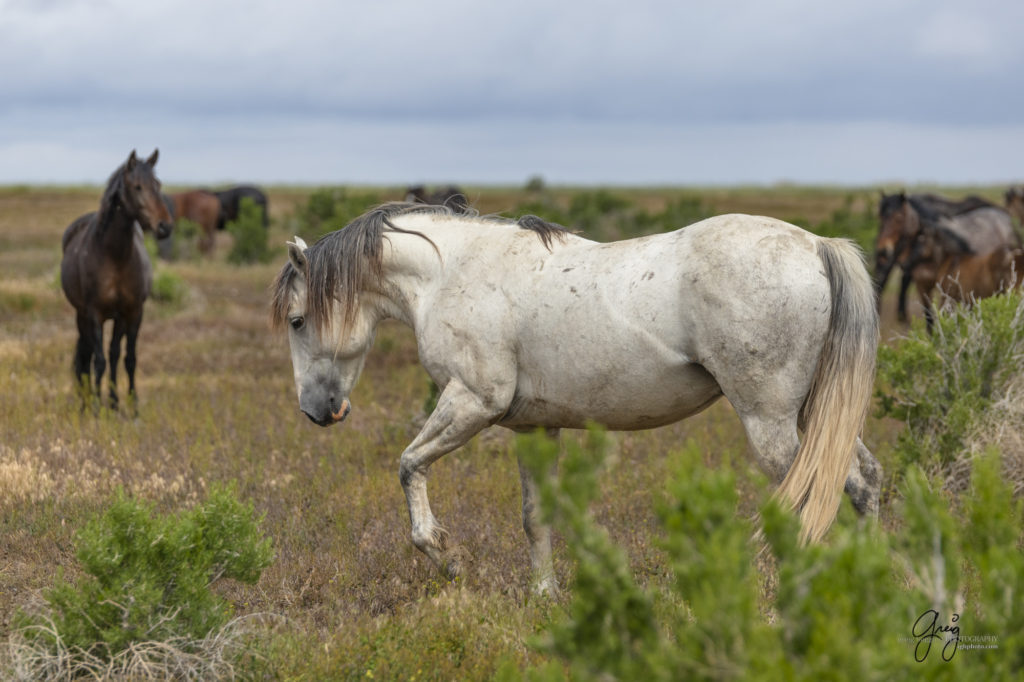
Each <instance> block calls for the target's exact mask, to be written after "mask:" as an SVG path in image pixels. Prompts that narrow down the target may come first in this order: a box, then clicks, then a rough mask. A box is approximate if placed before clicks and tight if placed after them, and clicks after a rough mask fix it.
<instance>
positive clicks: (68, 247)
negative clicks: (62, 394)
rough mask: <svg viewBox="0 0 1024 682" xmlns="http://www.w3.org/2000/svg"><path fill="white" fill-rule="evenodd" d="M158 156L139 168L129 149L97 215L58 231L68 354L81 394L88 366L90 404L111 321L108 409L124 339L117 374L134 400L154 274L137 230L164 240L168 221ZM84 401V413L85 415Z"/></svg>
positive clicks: (113, 403) (97, 385)
mask: <svg viewBox="0 0 1024 682" xmlns="http://www.w3.org/2000/svg"><path fill="white" fill-rule="evenodd" d="M158 154H159V150H156V151H154V152H153V154H152V156H150V157H149V158H148V159H146V160H145V161H142V160H140V159H138V158H137V157H136V156H135V151H134V150H133V151H132V153H131V155H130V156H129V157H128V160H127V161H125V162H124V163H123V164H122V165H121V166H119V167H118V169H117V170H115V171H114V174H113V175H111V176H110V180H108V181H107V187H106V190H105V191H104V192H103V198H102V199H101V200H100V209H99V211H97V212H94V213H87V214H86V215H83V216H81V217H79V218H77V219H76V220H75V221H74V222H73V223H71V225H69V226H68V228H67V230H65V232H64V238H63V240H62V242H61V246H62V248H63V251H64V257H63V260H62V261H61V265H60V283H61V287H63V289H64V295H65V296H67V299H68V301H69V302H70V303H71V305H72V306H74V308H75V313H76V320H77V322H78V345H77V346H76V349H75V360H74V371H75V380H76V382H77V383H78V385H79V388H80V390H82V392H83V398H84V396H85V393H86V392H90V391H91V384H90V382H89V364H90V361H91V362H92V373H93V375H94V377H93V378H94V381H95V393H94V395H95V397H97V398H98V397H99V396H100V395H101V390H100V388H101V381H102V379H103V372H104V371H105V370H106V366H107V365H106V361H105V360H104V358H103V323H104V322H106V321H107V320H113V321H114V329H113V333H112V336H111V338H110V406H111V407H112V408H114V409H116V408H117V405H118V398H117V363H118V360H119V359H120V356H121V339H123V338H124V337H125V335H127V337H128V339H127V343H126V346H125V358H124V368H125V371H127V372H128V395H129V398H130V399H131V400H132V402H133V404H134V401H135V362H136V357H135V344H136V341H137V340H138V337H139V328H140V327H141V326H142V307H143V303H144V302H145V301H146V298H147V297H148V296H149V292H150V289H151V287H152V284H153V267H152V265H151V264H150V262H149V255H148V254H147V253H146V247H145V244H144V243H143V240H142V231H141V230H140V229H139V227H137V226H136V224H138V225H140V226H141V227H142V229H144V230H150V231H153V232H155V233H156V236H157V237H158V238H162V237H166V236H167V235H169V234H170V232H171V228H172V222H171V215H170V213H168V211H167V206H166V205H165V204H164V202H163V200H162V198H161V195H160V181H159V180H157V178H156V175H154V173H153V167H154V166H155V165H156V160H157V156H158ZM84 406H85V405H84V402H83V408H84Z"/></svg>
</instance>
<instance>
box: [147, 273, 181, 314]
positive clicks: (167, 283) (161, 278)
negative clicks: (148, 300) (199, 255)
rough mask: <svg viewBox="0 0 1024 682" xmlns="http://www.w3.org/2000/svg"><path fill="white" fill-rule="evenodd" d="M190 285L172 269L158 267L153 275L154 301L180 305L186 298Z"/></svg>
mask: <svg viewBox="0 0 1024 682" xmlns="http://www.w3.org/2000/svg"><path fill="white" fill-rule="evenodd" d="M187 293H188V285H187V284H185V281H184V280H183V279H182V278H181V277H179V276H178V275H176V274H175V273H173V272H171V271H170V270H164V269H158V270H157V271H156V274H155V275H154V276H153V290H152V291H151V292H150V296H152V298H153V300H154V301H159V302H160V303H169V304H171V305H178V304H180V303H181V302H182V301H184V300H185V295H186V294H187Z"/></svg>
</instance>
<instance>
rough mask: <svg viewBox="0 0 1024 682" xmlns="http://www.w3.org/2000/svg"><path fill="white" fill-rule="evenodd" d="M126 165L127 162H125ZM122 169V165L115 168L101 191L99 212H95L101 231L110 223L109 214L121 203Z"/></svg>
mask: <svg viewBox="0 0 1024 682" xmlns="http://www.w3.org/2000/svg"><path fill="white" fill-rule="evenodd" d="M125 163H127V162H125ZM124 167H125V164H124V163H122V164H121V165H120V166H118V167H117V170H115V171H114V172H113V173H111V174H110V178H109V179H108V180H107V187H106V189H105V190H103V197H102V198H100V210H99V211H98V212H97V214H96V215H97V216H98V218H99V229H100V230H102V229H103V228H104V227H106V226H107V224H108V223H109V222H110V220H111V218H112V215H111V213H112V212H113V211H114V209H115V208H117V206H118V204H119V203H120V201H121V190H122V189H123V188H124Z"/></svg>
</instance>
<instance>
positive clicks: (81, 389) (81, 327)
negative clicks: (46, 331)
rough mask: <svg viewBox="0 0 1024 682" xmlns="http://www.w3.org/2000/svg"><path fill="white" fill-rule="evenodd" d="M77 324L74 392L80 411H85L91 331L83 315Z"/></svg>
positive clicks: (88, 389)
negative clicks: (77, 398) (79, 401)
mask: <svg viewBox="0 0 1024 682" xmlns="http://www.w3.org/2000/svg"><path fill="white" fill-rule="evenodd" d="M77 322H78V343H77V344H75V363H74V372H75V390H76V391H78V393H79V395H80V396H81V399H82V409H83V410H84V409H85V405H86V402H87V401H88V395H89V391H90V390H91V389H90V384H89V363H90V362H91V361H92V336H93V334H92V329H90V325H89V318H88V317H87V316H85V315H78V316H77Z"/></svg>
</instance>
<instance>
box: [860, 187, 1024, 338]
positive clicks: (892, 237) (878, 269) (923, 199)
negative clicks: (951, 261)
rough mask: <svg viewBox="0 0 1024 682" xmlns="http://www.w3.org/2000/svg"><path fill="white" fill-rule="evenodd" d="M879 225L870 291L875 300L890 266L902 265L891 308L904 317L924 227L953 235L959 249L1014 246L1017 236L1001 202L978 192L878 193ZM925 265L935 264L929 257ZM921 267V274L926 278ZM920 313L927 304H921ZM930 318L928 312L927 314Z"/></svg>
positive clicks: (949, 251) (950, 245) (951, 246)
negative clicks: (959, 195)
mask: <svg viewBox="0 0 1024 682" xmlns="http://www.w3.org/2000/svg"><path fill="white" fill-rule="evenodd" d="M878 220H879V231H878V237H877V239H876V240H875V293H876V294H877V295H878V299H879V303H881V294H882V289H884V288H885V283H886V281H887V280H888V279H889V274H890V273H891V272H892V269H893V268H894V267H896V266H899V267H900V269H901V270H902V271H903V277H902V280H901V282H900V293H899V301H898V304H897V306H898V307H897V312H898V316H899V319H900V320H901V321H906V319H907V307H906V297H907V289H909V288H910V284H911V282H913V281H914V279H915V275H914V270H915V268H917V267H918V266H919V265H922V263H923V262H924V258H925V256H924V252H923V251H922V250H921V248H919V243H920V240H921V236H922V235H923V234H924V233H925V232H926V231H928V230H944V231H946V232H949V233H951V234H952V235H954V236H956V237H957V238H958V239H959V240H960V243H962V244H963V245H964V246H963V248H964V249H965V250H964V251H962V252H961V253H975V254H979V255H985V254H989V253H991V252H992V251H994V250H996V249H997V248H999V247H1001V246H1009V247H1011V248H1012V247H1019V246H1020V239H1019V238H1018V237H1017V234H1016V232H1015V231H1014V229H1013V221H1012V220H1011V219H1010V216H1009V214H1008V213H1007V212H1006V211H1005V210H1003V209H1002V208H1000V207H998V206H996V205H995V204H992V203H990V202H988V201H986V200H985V199H982V198H980V197H975V196H970V197H967V198H965V199H963V200H961V201H950V200H949V199H945V198H943V197H940V196H936V195H934V194H910V195H908V194H906V193H904V192H900V193H899V194H891V195H886V194H882V199H881V201H880V202H879V206H878ZM956 243H957V242H953V241H948V240H947V243H946V247H945V248H946V251H945V254H946V255H947V256H948V255H955V254H954V251H955V249H956ZM924 264H925V266H926V267H934V268H937V267H938V265H939V264H936V263H934V262H932V261H928V262H927V263H924ZM928 276H929V275H928V274H927V273H923V274H922V275H921V278H922V280H923V281H927V278H928ZM925 312H926V316H927V315H929V314H930V313H929V308H927V307H926V308H925ZM929 322H930V318H929Z"/></svg>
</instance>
